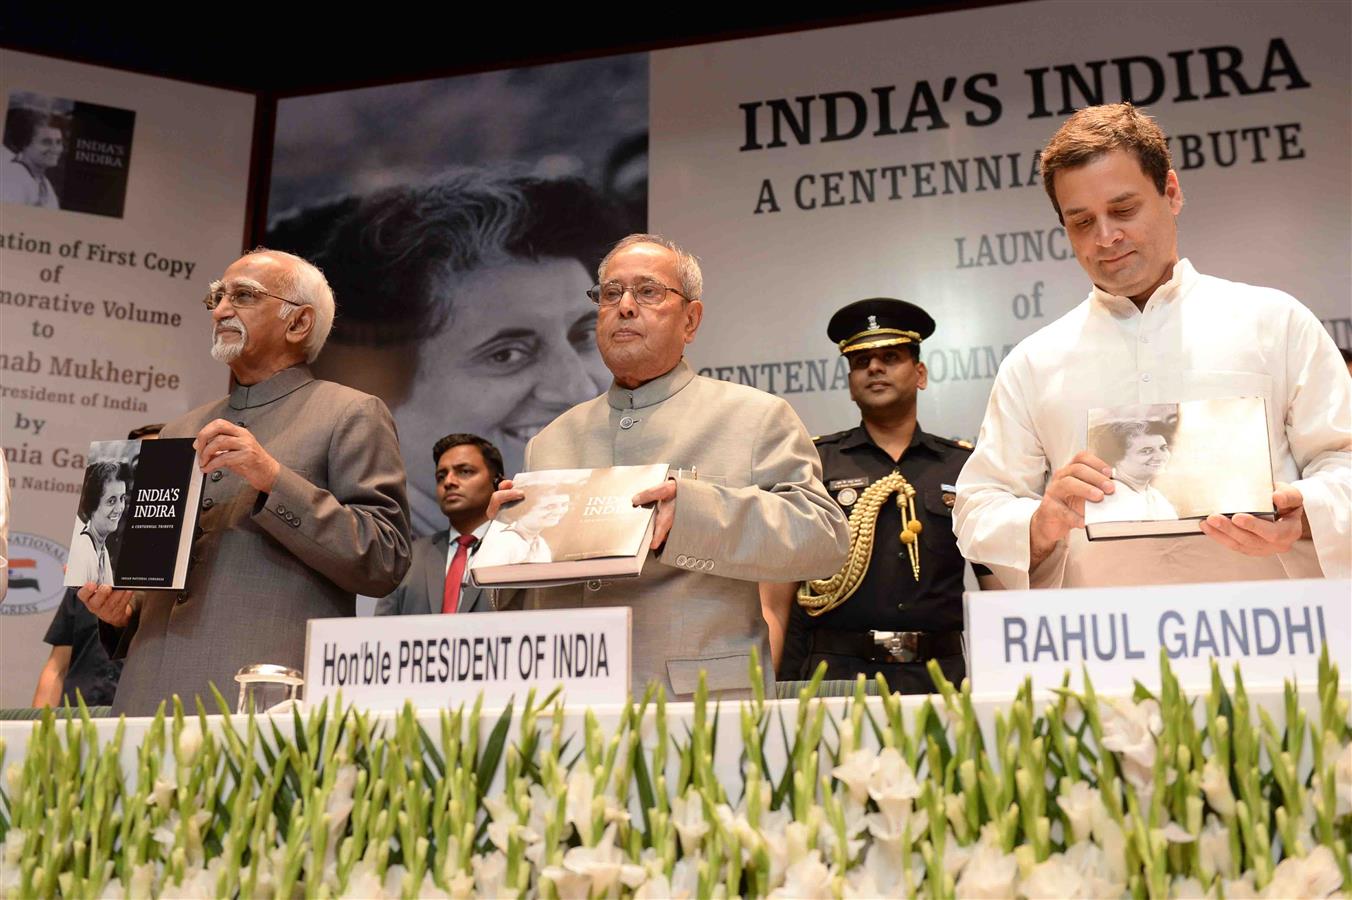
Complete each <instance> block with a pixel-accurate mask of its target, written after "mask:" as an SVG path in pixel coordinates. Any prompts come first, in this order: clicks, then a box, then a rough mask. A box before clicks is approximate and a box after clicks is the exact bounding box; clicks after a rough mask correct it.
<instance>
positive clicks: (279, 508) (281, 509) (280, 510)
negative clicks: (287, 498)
mask: <svg viewBox="0 0 1352 900" xmlns="http://www.w3.org/2000/svg"><path fill="white" fill-rule="evenodd" d="M277 515H279V516H283V517H285V516H286V507H285V506H282V504H280V503H278V504H277Z"/></svg>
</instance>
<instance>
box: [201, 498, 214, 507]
mask: <svg viewBox="0 0 1352 900" xmlns="http://www.w3.org/2000/svg"><path fill="white" fill-rule="evenodd" d="M215 505H216V501H215V500H212V499H211V498H210V497H204V498H202V508H203V509H211V508H212V507H213V506H215Z"/></svg>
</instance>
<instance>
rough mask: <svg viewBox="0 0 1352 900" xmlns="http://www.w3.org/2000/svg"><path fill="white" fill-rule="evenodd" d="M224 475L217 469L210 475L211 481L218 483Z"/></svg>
mask: <svg viewBox="0 0 1352 900" xmlns="http://www.w3.org/2000/svg"><path fill="white" fill-rule="evenodd" d="M224 475H225V473H224V472H222V471H221V470H220V469H217V470H216V471H215V472H212V473H211V480H212V481H220V480H221V478H222V477H223V476H224Z"/></svg>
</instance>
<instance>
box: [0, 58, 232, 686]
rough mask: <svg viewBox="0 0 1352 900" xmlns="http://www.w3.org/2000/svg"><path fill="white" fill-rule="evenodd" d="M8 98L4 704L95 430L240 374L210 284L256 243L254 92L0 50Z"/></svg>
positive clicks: (42, 614)
mask: <svg viewBox="0 0 1352 900" xmlns="http://www.w3.org/2000/svg"><path fill="white" fill-rule="evenodd" d="M0 101H3V102H4V103H6V128H5V135H4V141H5V145H6V150H5V151H4V154H3V158H2V159H0V380H2V382H3V383H2V384H0V445H3V447H4V453H5V458H6V461H7V462H8V465H9V476H10V486H11V490H12V503H13V520H12V522H11V526H10V528H11V530H10V537H9V558H10V587H9V592H8V594H7V595H6V596H5V597H4V598H3V600H0V706H25V705H27V704H28V703H29V702H30V701H31V700H32V697H33V690H34V688H35V687H36V685H37V678H38V673H39V670H40V669H41V667H42V664H43V662H44V661H45V660H46V658H47V655H48V652H49V651H50V647H48V646H47V645H46V644H44V643H43V642H42V638H43V635H44V634H45V633H46V630H47V626H48V624H49V623H50V622H51V619H52V614H53V612H54V610H55V609H56V607H57V605H58V604H59V602H60V600H61V595H62V591H63V588H62V586H61V582H62V579H63V573H62V567H63V566H64V564H65V560H66V557H67V553H68V550H69V548H68V542H69V541H70V538H71V523H72V522H73V521H74V517H75V515H76V505H77V501H78V499H79V491H80V486H81V480H82V477H83V469H84V465H85V455H86V454H87V453H88V451H89V444H90V442H91V441H94V440H100V439H109V438H119V437H122V436H124V435H125V434H126V433H127V431H128V430H129V429H131V428H134V427H137V426H140V425H144V424H147V423H150V422H164V421H166V420H169V419H172V418H174V417H176V416H178V415H180V414H182V413H183V412H186V411H187V410H189V409H191V408H192V407H194V406H197V405H199V404H201V403H204V402H206V401H207V400H209V399H212V398H213V397H217V396H219V395H221V394H222V393H223V392H224V390H225V388H226V384H227V381H226V379H227V377H228V373H227V372H226V370H225V367H224V366H222V365H220V364H219V363H215V362H213V361H212V360H211V358H210V356H209V355H208V351H209V348H210V345H211V327H210V320H209V315H210V314H209V313H207V311H206V310H205V309H203V308H202V306H201V298H202V297H203V296H204V295H205V293H206V286H207V284H208V282H210V281H211V280H212V279H214V278H217V277H218V276H219V275H220V273H221V272H222V271H223V270H224V268H225V266H226V265H228V264H229V262H230V261H231V260H232V259H234V258H235V257H236V256H238V254H239V251H240V244H241V241H242V238H243V235H244V211H245V205H246V201H247V185H248V174H249V157H250V148H251V142H252V140H253V116H254V99H253V97H252V96H251V95H247V94H240V93H235V92H230V91H223V90H217V89H214V88H205V87H200V86H195V85H189V84H182V83H178V82H172V81H166V80H163V79H158V78H149V77H146V76H142V75H134V74H130V73H127V72H119V71H114V70H110V69H102V68H96V67H93V66H86V65H79V64H75V63H69V62H63V61H59V60H54V59H48V58H45V57H41V56H33V55H30V54H25V53H17V52H12V51H9V50H0ZM53 116H54V118H53ZM35 123H36V124H35ZM39 145H42V146H39ZM20 158H21V159H22V161H19V159H20ZM24 162H27V163H28V165H24ZM38 172H40V173H41V174H42V178H41V179H39V178H37V177H35V173H38ZM44 181H45V184H44V183H43V182H44Z"/></svg>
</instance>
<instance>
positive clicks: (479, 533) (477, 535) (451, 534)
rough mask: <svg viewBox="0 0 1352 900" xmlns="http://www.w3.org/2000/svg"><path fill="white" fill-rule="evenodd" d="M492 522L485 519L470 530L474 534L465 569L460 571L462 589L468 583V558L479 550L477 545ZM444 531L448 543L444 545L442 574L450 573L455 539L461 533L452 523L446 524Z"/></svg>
mask: <svg viewBox="0 0 1352 900" xmlns="http://www.w3.org/2000/svg"><path fill="white" fill-rule="evenodd" d="M492 522H493V520H492V519H489V520H487V521H485V522H484V523H483V524H481V525H480V526H479V527H478V528H476V529H474V530H473V531H472V532H470V534H472V535H474V543H473V544H472V545H470V548H469V555H468V557H467V558H466V559H465V571H464V572H462V573H461V575H460V587H461V588H462V589H463V588H464V586H465V585H467V584H469V564H470V560H472V559H474V555H475V554H476V553H478V552H479V547H481V546H482V545H483V542H484V535H485V534H488V526H489V525H490V524H492ZM446 532H447V535H448V537H447V538H446V539H447V540H448V541H449V542H450V543H449V544H448V546H447V547H446V568H445V569H443V570H442V572H443V573H444V574H450V571H451V562H452V561H453V560H454V559H455V551H456V549H457V548H458V546H459V545H458V544H456V539H457V538H459V537H460V534H461V533H460V532H459V531H456V530H455V526H454V525H448V526H447V527H446Z"/></svg>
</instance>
